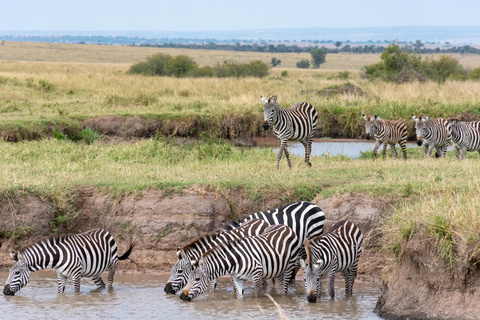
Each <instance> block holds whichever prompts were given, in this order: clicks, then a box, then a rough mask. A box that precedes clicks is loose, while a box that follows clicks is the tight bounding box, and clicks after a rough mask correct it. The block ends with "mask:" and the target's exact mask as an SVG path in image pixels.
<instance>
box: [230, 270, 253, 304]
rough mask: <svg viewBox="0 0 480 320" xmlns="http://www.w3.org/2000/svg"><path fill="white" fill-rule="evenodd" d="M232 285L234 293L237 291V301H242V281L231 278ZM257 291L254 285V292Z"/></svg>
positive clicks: (243, 282) (243, 283)
mask: <svg viewBox="0 0 480 320" xmlns="http://www.w3.org/2000/svg"><path fill="white" fill-rule="evenodd" d="M232 279H233V284H234V285H235V291H237V299H243V287H244V285H245V281H244V280H240V279H238V278H237V277H234V276H232ZM256 291H257V286H256V285H255V292H256Z"/></svg>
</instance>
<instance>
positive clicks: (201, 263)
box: [198, 257, 205, 269]
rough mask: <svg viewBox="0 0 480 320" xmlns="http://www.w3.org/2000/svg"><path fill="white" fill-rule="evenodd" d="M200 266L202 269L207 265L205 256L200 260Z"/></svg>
mask: <svg viewBox="0 0 480 320" xmlns="http://www.w3.org/2000/svg"><path fill="white" fill-rule="evenodd" d="M198 267H199V268H202V269H203V268H204V267H205V261H203V257H202V258H200V259H199V260H198Z"/></svg>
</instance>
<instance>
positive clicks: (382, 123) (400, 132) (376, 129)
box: [362, 113, 407, 160]
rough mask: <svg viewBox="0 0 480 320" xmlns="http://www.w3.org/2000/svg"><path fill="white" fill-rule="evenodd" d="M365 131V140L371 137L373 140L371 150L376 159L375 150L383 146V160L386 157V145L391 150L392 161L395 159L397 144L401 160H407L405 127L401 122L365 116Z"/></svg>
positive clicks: (375, 116)
mask: <svg viewBox="0 0 480 320" xmlns="http://www.w3.org/2000/svg"><path fill="white" fill-rule="evenodd" d="M362 117H363V119H365V121H366V122H365V131H366V132H367V139H370V136H371V135H373V137H374V138H375V140H376V142H375V147H374V148H373V155H374V156H375V159H377V149H378V147H379V146H380V145H381V144H383V152H382V154H383V159H385V157H386V156H387V144H389V145H390V149H391V150H392V155H393V159H397V150H396V149H395V145H396V144H397V143H398V144H399V145H400V148H402V152H403V159H404V160H407V126H406V125H405V123H404V122H403V121H395V120H384V119H382V118H380V117H379V116H377V115H374V116H372V115H370V116H368V117H367V116H365V114H363V113H362Z"/></svg>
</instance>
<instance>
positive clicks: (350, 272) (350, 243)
mask: <svg viewBox="0 0 480 320" xmlns="http://www.w3.org/2000/svg"><path fill="white" fill-rule="evenodd" d="M362 241H363V236H362V232H361V231H360V229H359V228H358V227H357V226H356V225H355V224H353V223H352V222H350V221H339V222H337V223H335V224H334V225H333V226H332V228H331V229H330V230H329V231H328V232H327V233H325V234H324V235H321V236H318V237H315V238H313V239H311V240H307V241H306V242H305V249H306V251H307V259H306V260H300V265H301V266H302V268H303V269H304V280H305V287H306V290H307V300H308V302H311V303H313V302H316V301H317V296H320V292H321V287H322V278H321V277H322V276H323V275H327V276H328V278H329V279H330V283H329V287H328V293H329V295H330V298H332V299H333V298H334V297H335V291H334V288H333V285H334V281H335V273H336V272H342V274H343V277H344V278H345V291H346V294H347V295H351V294H352V289H353V283H354V281H355V277H356V276H357V263H358V258H359V257H360V254H361V252H362Z"/></svg>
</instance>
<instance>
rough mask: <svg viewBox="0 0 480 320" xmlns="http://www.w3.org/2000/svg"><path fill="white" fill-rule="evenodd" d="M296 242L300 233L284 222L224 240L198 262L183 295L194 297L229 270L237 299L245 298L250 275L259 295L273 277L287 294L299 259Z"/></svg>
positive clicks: (182, 297)
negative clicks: (249, 235) (255, 232)
mask: <svg viewBox="0 0 480 320" xmlns="http://www.w3.org/2000/svg"><path fill="white" fill-rule="evenodd" d="M296 246H298V237H297V236H296V235H295V232H293V230H292V229H291V228H289V227H287V226H285V225H273V226H269V227H268V228H267V229H266V230H265V232H264V233H262V234H261V235H258V236H252V237H247V238H244V239H243V240H240V241H231V242H227V243H222V244H220V245H219V246H217V247H215V248H213V249H211V250H209V251H207V252H205V253H204V254H203V255H202V256H201V257H200V258H199V259H198V260H197V261H196V262H195V264H194V270H193V272H192V273H191V274H190V277H189V279H188V283H187V285H186V286H185V288H184V289H183V290H182V294H181V295H180V299H182V300H184V301H191V300H193V299H195V298H196V297H198V296H199V295H200V294H202V293H203V292H205V290H206V289H207V286H208V283H209V282H210V281H211V280H213V279H216V278H218V277H220V276H223V275H227V274H230V275H231V276H232V279H233V282H234V284H235V290H236V292H237V298H238V299H242V298H243V287H244V284H245V281H246V280H249V279H252V280H253V282H254V285H255V297H257V298H260V297H261V296H262V287H263V284H264V283H265V281H266V280H267V279H272V278H276V279H278V280H279V281H280V282H281V283H282V294H283V295H286V294H287V290H288V283H289V281H290V279H291V277H292V274H293V271H294V268H295V261H296V260H297V258H296V256H295V255H294V254H293V252H294V248H295V247H296Z"/></svg>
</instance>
